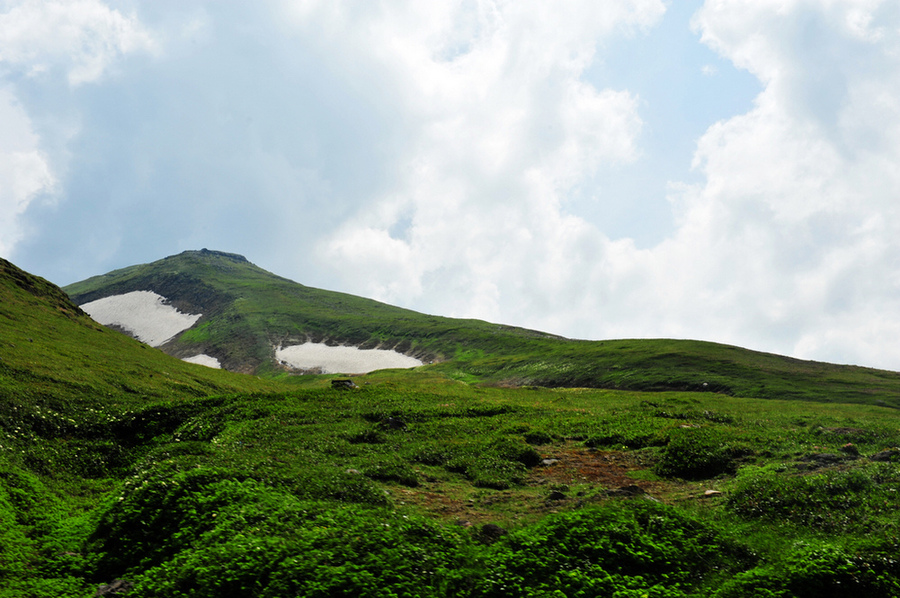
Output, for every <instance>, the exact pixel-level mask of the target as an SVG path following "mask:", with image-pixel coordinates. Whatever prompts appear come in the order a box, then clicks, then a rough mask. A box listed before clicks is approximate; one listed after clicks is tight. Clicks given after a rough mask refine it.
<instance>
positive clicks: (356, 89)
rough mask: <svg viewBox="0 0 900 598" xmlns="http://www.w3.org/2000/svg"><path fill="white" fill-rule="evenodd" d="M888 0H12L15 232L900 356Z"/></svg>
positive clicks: (54, 269) (45, 252) (5, 40)
mask: <svg viewBox="0 0 900 598" xmlns="http://www.w3.org/2000/svg"><path fill="white" fill-rule="evenodd" d="M898 117H900V6H898V5H897V4H896V3H895V2H893V1H889V0H778V1H775V0H716V1H712V0H710V1H706V2H702V1H699V0H691V1H685V2H677V3H676V2H665V1H661V0H609V1H608V2H602V3H598V2H595V1H594V0H566V1H561V2H557V3H545V2H538V1H532V0H518V1H516V2H508V1H506V0H433V1H432V2H429V3H416V2H411V1H404V0H385V1H384V2H379V3H370V2H354V1H341V0H328V1H326V0H265V1H260V2H256V3H230V2H203V1H196V2H191V1H178V2H176V1H174V0H172V1H170V0H153V1H152V2H151V1H150V0H67V1H58V0H0V255H3V256H4V257H6V258H7V259H10V260H12V261H13V262H14V263H16V264H17V265H19V266H21V267H23V268H25V269H27V270H29V271H31V272H34V273H36V274H39V275H41V276H44V277H46V278H48V279H49V280H51V281H53V282H56V283H58V284H61V285H64V284H67V283H70V282H74V281H77V280H81V279H84V278H86V277H89V276H92V275H95V274H100V273H103V272H107V271H109V270H112V269H115V268H119V267H123V266H127V265H131V264H135V263H145V262H150V261H154V260H156V259H160V258H162V257H165V256H167V255H172V254H175V253H178V252H180V251H183V250H185V249H199V248H203V247H207V248H211V249H220V250H225V251H232V252H238V253H242V254H244V255H246V256H247V257H248V259H250V260H251V261H253V262H255V263H257V264H258V265H260V266H262V267H264V268H266V269H268V270H271V271H273V272H276V273H278V274H280V275H283V276H287V277H289V278H292V279H294V280H297V281H298V282H302V283H304V284H308V285H311V286H317V287H321V288H328V289H334V290H341V291H345V292H350V293H354V294H359V295H363V296H368V297H373V298H376V299H379V300H383V301H387V302H390V303H393V304H397V305H402V306H405V307H410V308H412V309H416V310H419V311H423V312H427V313H436V314H441V315H448V316H459V317H477V318H482V319H487V320H491V321H496V322H503V323H508V324H515V325H521V326H527V327H530V328H536V329H541V330H546V331H549V332H554V333H558V334H563V335H566V336H570V337H577V338H590V339H602V338H623V337H676V338H698V339H705V340H713V341H719V342H726V343H731V344H737V345H741V346H745V347H749V348H753V349H759V350H765V351H771V352H776V353H782V354H788V355H793V356H797V357H803V358H811V359H819V360H827V361H835V362H841V363H857V364H863V365H872V366H878V367H884V368H889V369H895V370H900V345H897V343H896V338H897V336H898V334H900V247H898V243H900V242H898V239H900V235H898V233H900V209H898V208H900V202H898V200H900V168H898V166H897V165H898V162H900V118H898Z"/></svg>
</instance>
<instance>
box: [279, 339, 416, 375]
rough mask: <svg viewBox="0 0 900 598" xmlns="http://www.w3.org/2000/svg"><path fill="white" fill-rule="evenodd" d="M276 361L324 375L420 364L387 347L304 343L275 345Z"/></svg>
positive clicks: (357, 372) (356, 372)
mask: <svg viewBox="0 0 900 598" xmlns="http://www.w3.org/2000/svg"><path fill="white" fill-rule="evenodd" d="M275 357H276V359H278V361H280V362H282V363H286V364H287V365H289V366H291V367H293V368H297V369H300V370H314V369H321V371H322V372H323V373H325V374H338V373H341V374H366V373H368V372H371V371H374V370H383V369H387V368H412V367H416V366H417V365H422V362H421V361H419V360H418V359H416V358H415V357H410V356H409V355H404V354H402V353H398V352H397V351H390V350H387V349H359V348H357V347H329V346H328V345H326V344H324V343H303V344H302V345H292V346H290V347H284V348H281V347H277V348H276V349H275Z"/></svg>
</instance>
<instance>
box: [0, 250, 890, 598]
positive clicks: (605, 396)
mask: <svg viewBox="0 0 900 598" xmlns="http://www.w3.org/2000/svg"><path fill="white" fill-rule="evenodd" d="M2 266H3V270H2V276H0V281H2V286H0V289H2V293H3V295H2V297H0V299H2V300H0V309H2V310H3V311H2V312H0V326H2V329H0V342H2V345H0V359H2V362H0V363H2V368H0V392H2V395H0V396H2V399H3V400H2V402H0V521H2V522H3V525H0V597H2V598H13V597H16V598H18V597H25V596H28V597H29V598H32V597H40V596H47V597H50V596H53V597H61V596H72V597H75V596H78V597H84V598H87V597H88V596H92V595H94V594H95V592H96V590H97V588H98V587H99V585H100V584H101V583H108V582H111V581H112V580H113V579H116V578H119V579H124V580H126V581H127V582H129V583H130V584H133V589H132V592H131V594H130V595H131V596H147V597H149V596H174V595H189V596H209V597H220V596H238V595H239V596H260V597H264V596H273V597H274V596H293V595H302V596H322V597H324V596H388V595H399V596H472V597H475V596H479V597H486V596H545V595H554V596H578V595H616V596H622V597H632V596H634V597H637V596H656V597H670V598H676V597H684V596H716V597H718V598H731V597H740V596H770V597H771V596H777V597H782V598H791V597H797V598H801V597H802V598H805V597H807V596H808V597H810V598H812V597H816V598H820V597H822V596H845V595H848V594H859V595H871V596H876V595H877V596H897V595H900V565H898V563H897V561H896V552H897V549H898V548H900V541H898V537H897V531H896V530H897V529H898V526H900V515H898V513H900V465H898V454H900V451H896V452H891V451H892V450H893V449H895V448H896V447H897V446H900V432H898V430H900V413H898V412H897V411H896V410H895V409H889V408H885V407H879V406H876V405H858V404H852V405H851V404H843V403H839V402H838V403H835V402H833V403H827V404H826V403H809V402H802V401H784V400H758V399H752V398H744V397H740V396H727V395H724V394H715V393H710V392H703V393H698V392H635V391H622V390H601V389H577V388H576V389H563V388H559V389H549V388H524V387H513V388H498V387H494V386H482V385H471V384H466V383H463V382H460V381H458V380H454V379H452V378H451V377H450V376H447V375H446V374H445V373H444V372H443V371H440V370H438V369H436V368H421V369H419V370H415V371H388V372H376V373H373V374H370V375H368V376H361V377H358V378H356V381H357V383H358V384H359V389H357V390H352V391H341V390H335V389H332V388H331V387H330V384H329V380H328V377H305V378H304V380H305V381H306V384H305V385H304V386H303V387H291V388H289V389H288V388H286V387H284V386H280V387H279V386H277V385H276V383H275V382H273V381H261V380H259V379H257V378H254V377H246V376H239V375H234V374H228V373H227V372H218V371H214V370H207V369H205V368H201V367H199V366H192V365H189V364H182V363H180V362H178V361H176V360H173V359H171V358H169V357H167V356H165V355H162V354H160V353H159V352H158V351H155V350H153V349H150V348H144V347H143V346H142V345H140V344H139V343H136V342H134V341H132V340H129V339H126V338H124V337H122V336H121V335H118V334H116V333H113V332H111V331H102V330H101V329H99V328H97V327H96V326H94V325H93V324H92V323H91V322H90V321H89V320H87V319H85V317H84V316H83V315H81V314H79V313H78V311H77V309H75V308H74V307H73V306H72V305H71V304H70V303H68V302H67V301H66V299H65V297H64V296H63V295H62V294H61V293H59V291H58V289H55V287H52V285H49V284H48V283H46V281H42V280H40V279H36V278H34V277H30V276H28V275H27V274H25V273H22V272H21V271H18V270H16V269H15V268H14V267H12V266H11V265H8V264H7V263H2ZM29 339H31V340H29ZM639 344H640V343H639ZM611 345H612V347H615V344H611ZM629 346H630V343H629V342H623V344H622V345H621V349H622V360H623V362H624V363H628V359H629V357H628V352H627V351H626V350H625V349H627V348H628V347H629ZM681 346H684V345H682V344H681V343H675V344H674V345H668V350H663V349H665V348H666V346H665V345H661V350H660V353H661V354H662V355H671V354H674V355H675V356H674V357H669V356H667V359H676V357H677V354H678V351H677V349H678V348H679V347H681ZM673 347H674V348H673ZM704 347H709V346H708V345H706V344H701V345H699V348H698V349H696V351H697V352H698V353H700V352H702V349H704ZM710 350H713V355H718V356H720V355H721V352H722V351H723V348H721V347H717V346H712V347H711V348H710ZM736 351H737V350H736ZM635 352H636V353H637V354H638V358H639V359H643V358H646V351H642V350H641V349H640V347H638V348H637V349H636V350H635ZM737 352H738V353H740V351H737ZM753 355H757V358H758V359H761V360H763V361H761V362H760V365H765V363H766V361H765V359H768V358H767V357H766V356H758V354H753ZM738 357H739V358H740V355H738ZM487 359H492V358H491V357H486V356H482V357H478V358H473V359H471V360H470V363H469V364H468V366H466V364H465V363H463V364H462V365H464V366H466V367H470V368H472V371H476V372H477V370H476V369H475V366H476V365H478V363H479V362H480V361H481V360H487ZM692 359H696V358H692ZM741 359H744V360H746V359H749V358H748V357H746V356H744V357H742V358H741ZM772 359H773V361H774V363H775V364H782V365H781V366H780V367H784V366H783V364H785V363H790V362H785V361H783V360H782V359H781V358H775V357H772ZM48 360H50V361H49V362H48ZM50 362H52V363H53V364H54V365H52V366H51V365H48V363H50ZM677 363H678V361H677V359H676V361H674V362H671V363H669V364H668V365H666V367H665V370H666V371H667V375H669V376H676V375H677V374H678V372H677V368H674V369H673V367H674V365H675V364H677ZM444 365H445V366H446V367H448V368H449V367H450V366H451V365H452V364H444ZM515 365H516V367H517V368H519V369H520V371H527V370H526V369H525V368H528V367H530V366H529V364H528V363H527V361H526V360H522V361H521V362H520V363H517V364H515ZM801 365H803V366H804V367H808V364H807V365H804V364H802V363H801ZM538 367H543V366H538ZM704 367H705V368H706V369H709V368H710V367H712V366H704ZM747 367H749V365H748V366H747ZM822 367H823V368H824V370H823V371H824V372H831V371H832V370H830V369H829V367H828V366H824V365H823V366H822ZM144 368H147V371H145V370H144ZM706 369H704V371H706ZM449 371H450V372H451V373H453V374H454V375H457V371H456V370H452V369H450V370H449ZM489 371H490V372H492V375H494V374H495V373H497V372H498V370H497V369H492V370H489ZM662 371H663V370H662V369H660V372H662ZM801 371H802V370H801ZM149 373H152V374H153V375H152V376H150V375H149ZM467 375H471V374H467ZM500 375H501V377H502V375H503V372H502V371H500ZM720 375H721V376H722V380H723V381H724V383H727V384H729V385H730V387H731V388H734V387H735V386H736V384H737V383H738V382H739V381H740V380H741V379H742V378H740V377H738V378H734V379H732V378H729V377H728V375H729V370H728V369H727V368H726V369H723V370H722V371H721V373H720ZM741 375H742V376H743V374H741ZM769 376H770V378H767V379H771V377H772V375H771V374H769ZM779 376H781V378H782V379H783V382H782V384H785V385H787V384H793V385H794V386H796V387H802V386H803V383H802V382H800V381H797V380H791V379H790V375H789V374H785V373H780V374H779ZM851 382H853V384H859V385H862V384H863V382H861V381H859V380H853V381H851ZM94 385H96V388H95V387H94ZM92 388H93V390H92ZM134 391H138V392H134ZM872 392H873V397H872V398H873V399H876V400H878V399H879V398H880V397H881V396H882V395H881V394H880V391H879V390H878V389H877V388H876V389H874V390H873V391H872ZM885 396H886V398H888V399H889V398H890V397H889V396H887V395H885ZM847 445H849V446H847ZM542 459H549V461H547V462H546V463H544V462H542ZM635 487H639V488H640V490H635ZM707 490H714V491H717V492H721V493H722V494H713V495H707V494H706V491H707ZM647 496H649V497H652V500H648V499H647V498H646V497H647ZM504 531H506V532H509V533H508V534H505V535H503V532H504Z"/></svg>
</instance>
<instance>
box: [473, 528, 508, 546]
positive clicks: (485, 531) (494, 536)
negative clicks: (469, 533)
mask: <svg viewBox="0 0 900 598" xmlns="http://www.w3.org/2000/svg"><path fill="white" fill-rule="evenodd" d="M508 533H509V532H508V531H506V530H505V529H503V528H502V527H500V526H499V525H496V524H494V523H485V524H484V525H482V526H481V529H480V530H479V531H478V540H479V541H480V542H481V543H483V544H493V543H494V542H496V541H497V540H499V539H500V538H502V537H503V536H505V535H506V534H508Z"/></svg>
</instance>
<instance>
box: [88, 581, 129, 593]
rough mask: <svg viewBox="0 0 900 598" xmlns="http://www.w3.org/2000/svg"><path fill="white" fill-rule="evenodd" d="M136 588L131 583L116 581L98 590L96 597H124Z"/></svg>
mask: <svg viewBox="0 0 900 598" xmlns="http://www.w3.org/2000/svg"><path fill="white" fill-rule="evenodd" d="M133 586H134V584H133V583H131V582H130V581H125V580H124V579H115V580H113V582H112V583H106V584H103V585H102V586H100V587H99V588H97V591H96V592H95V593H94V596H104V597H105V596H124V595H125V594H127V593H128V592H129V590H131V588H132V587H133Z"/></svg>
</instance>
